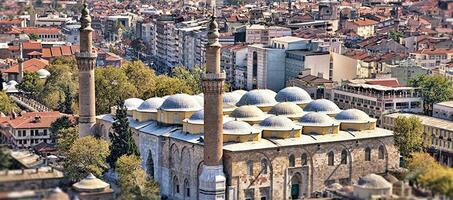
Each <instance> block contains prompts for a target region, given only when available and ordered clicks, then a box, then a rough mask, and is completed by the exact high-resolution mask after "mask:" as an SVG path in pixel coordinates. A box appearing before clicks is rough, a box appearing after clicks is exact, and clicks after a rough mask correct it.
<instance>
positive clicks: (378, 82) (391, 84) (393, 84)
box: [366, 79, 401, 87]
mask: <svg viewBox="0 0 453 200" xmlns="http://www.w3.org/2000/svg"><path fill="white" fill-rule="evenodd" d="M366 83H367V84H370V85H382V86H387V87H401V85H400V83H399V82H398V80H397V79H382V80H369V81H367V82H366Z"/></svg>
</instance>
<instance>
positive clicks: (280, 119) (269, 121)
mask: <svg viewBox="0 0 453 200" xmlns="http://www.w3.org/2000/svg"><path fill="white" fill-rule="evenodd" d="M258 127H259V128H260V129H263V130H294V129H300V128H301V127H300V126H297V125H296V124H294V122H293V121H291V120H290V119H289V118H287V117H284V116H271V117H268V118H266V119H264V120H263V121H262V122H261V123H260V124H259V125H258Z"/></svg>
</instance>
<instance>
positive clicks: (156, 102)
mask: <svg viewBox="0 0 453 200" xmlns="http://www.w3.org/2000/svg"><path fill="white" fill-rule="evenodd" d="M164 101H165V99H162V98H160V97H153V98H149V99H147V100H146V101H144V102H143V103H142V104H140V106H139V107H138V108H137V111H140V112H157V109H158V108H159V107H160V106H161V105H162V103H164Z"/></svg>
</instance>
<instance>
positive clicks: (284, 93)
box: [275, 87, 312, 104]
mask: <svg viewBox="0 0 453 200" xmlns="http://www.w3.org/2000/svg"><path fill="white" fill-rule="evenodd" d="M275 100H277V101H278V102H293V103H296V104H307V103H310V102H311V101H312V99H311V97H310V94H308V93H307V92H306V91H305V90H304V89H302V88H300V87H287V88H283V89H282V90H280V91H279V92H278V93H277V95H276V96H275Z"/></svg>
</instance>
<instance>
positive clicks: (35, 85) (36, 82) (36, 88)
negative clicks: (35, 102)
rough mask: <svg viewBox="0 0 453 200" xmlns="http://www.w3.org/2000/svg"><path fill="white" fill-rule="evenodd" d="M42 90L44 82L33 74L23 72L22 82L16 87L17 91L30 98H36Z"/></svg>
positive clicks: (36, 74)
mask: <svg viewBox="0 0 453 200" xmlns="http://www.w3.org/2000/svg"><path fill="white" fill-rule="evenodd" d="M43 88H44V81H43V80H41V79H40V78H39V75H38V73H35V72H25V73H24V78H23V79H22V82H21V83H19V84H18V85H17V89H19V90H22V91H24V92H25V93H27V95H28V96H30V97H36V95H38V94H40V93H41V92H42V90H43Z"/></svg>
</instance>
